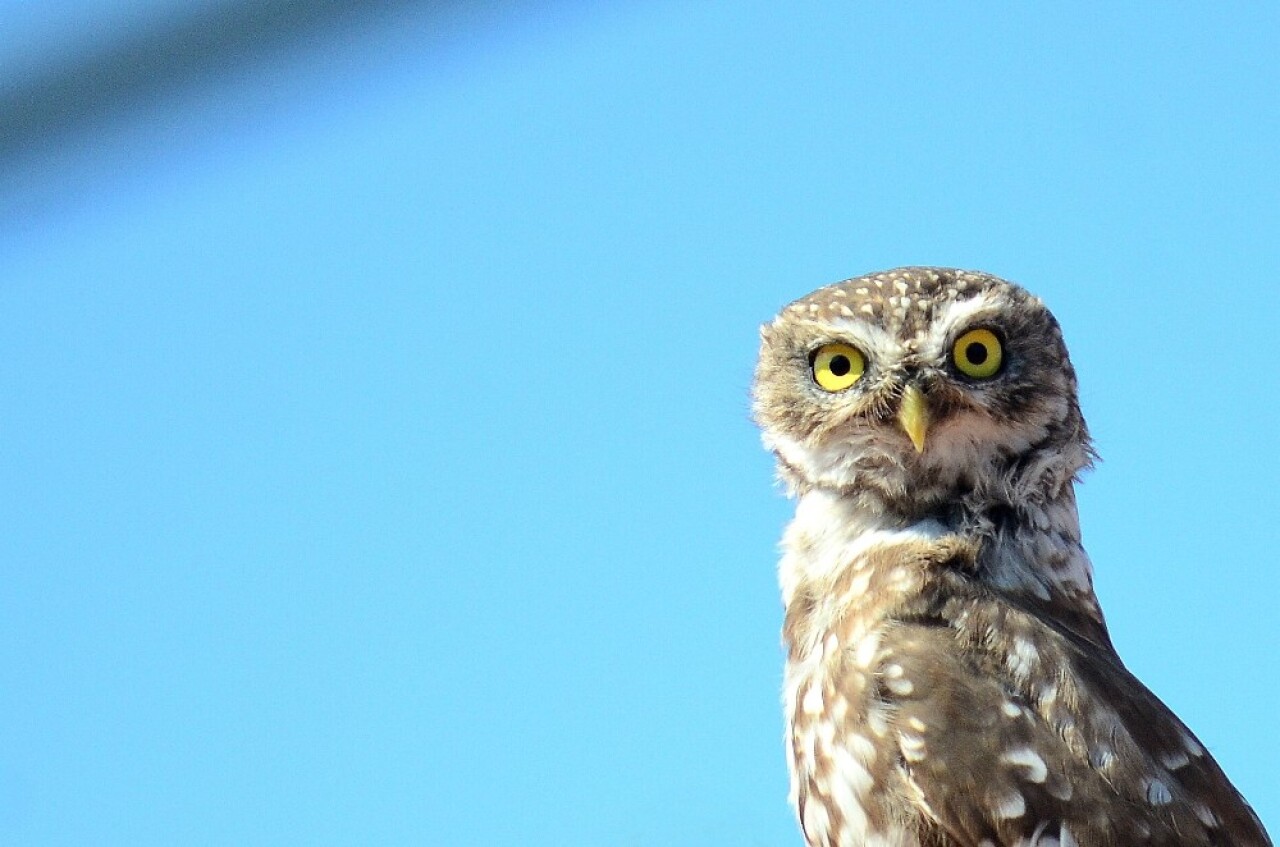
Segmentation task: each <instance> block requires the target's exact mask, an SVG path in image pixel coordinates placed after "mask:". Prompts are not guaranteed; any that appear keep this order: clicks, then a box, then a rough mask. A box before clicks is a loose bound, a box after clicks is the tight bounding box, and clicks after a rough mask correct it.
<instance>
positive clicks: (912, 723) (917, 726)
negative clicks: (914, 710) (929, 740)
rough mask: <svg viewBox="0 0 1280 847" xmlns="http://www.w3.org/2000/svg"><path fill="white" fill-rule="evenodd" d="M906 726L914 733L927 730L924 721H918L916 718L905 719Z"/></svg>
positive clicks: (927, 726)
mask: <svg viewBox="0 0 1280 847" xmlns="http://www.w3.org/2000/svg"><path fill="white" fill-rule="evenodd" d="M907 726H909V727H911V728H912V729H914V730H915V731H916V732H924V731H925V730H926V729H928V728H929V725H928V724H926V723H925V722H924V721H922V720H920V719H919V718H917V717H910V718H907Z"/></svg>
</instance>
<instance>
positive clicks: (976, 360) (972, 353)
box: [964, 341, 987, 365]
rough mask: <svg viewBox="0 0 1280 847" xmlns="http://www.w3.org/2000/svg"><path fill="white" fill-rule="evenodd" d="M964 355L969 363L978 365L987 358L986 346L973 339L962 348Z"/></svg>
mask: <svg viewBox="0 0 1280 847" xmlns="http://www.w3.org/2000/svg"><path fill="white" fill-rule="evenodd" d="M964 357H965V358H966V359H968V360H969V362H970V363H971V364H974V365H980V364H982V363H983V362H985V361H986V360H987V347H986V345H985V344H982V343H980V342H977V341H975V342H973V343H972V344H970V345H969V346H968V347H966V348H964Z"/></svg>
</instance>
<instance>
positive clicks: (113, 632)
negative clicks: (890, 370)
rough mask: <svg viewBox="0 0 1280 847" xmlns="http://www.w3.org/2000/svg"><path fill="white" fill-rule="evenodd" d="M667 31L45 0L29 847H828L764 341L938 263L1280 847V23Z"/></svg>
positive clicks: (1134, 645) (1, 517)
mask: <svg viewBox="0 0 1280 847" xmlns="http://www.w3.org/2000/svg"><path fill="white" fill-rule="evenodd" d="M276 5H277V6H280V5H281V4H279V3H277V4H276ZM285 5H287V4H285ZM311 5H312V6H323V5H325V4H323V3H319V4H315V3H313V4H311ZM329 5H331V6H332V5H333V4H329ZM339 5H340V4H339ZM622 5H623V4H587V3H574V2H559V3H551V4H546V3H536V2H528V3H516V4H498V3H490V4H487V5H484V4H480V5H477V4H465V5H456V6H451V5H447V4H414V3H409V2H400V3H393V2H382V3H369V4H366V6H367V7H368V8H367V10H366V11H365V12H363V13H360V14H357V15H354V16H350V17H344V16H342V15H333V16H331V18H329V19H326V20H325V21H321V22H320V23H316V24H315V25H310V24H309V25H308V26H306V27H302V28H300V29H298V31H297V32H292V31H290V30H289V27H288V26H282V27H281V28H280V31H279V32H275V33H274V34H269V35H263V34H261V33H257V34H255V33H254V32H249V34H248V35H247V36H245V37H242V38H241V39H240V40H239V41H235V40H234V39H232V41H230V42H228V44H227V45H223V47H219V48H218V49H217V50H214V51H213V52H212V53H211V54H209V56H205V58H204V60H191V61H187V59H188V58H189V57H191V56H193V55H194V56H196V57H197V59H199V56H200V55H202V54H199V50H198V49H197V47H198V46H199V44H198V43H196V42H199V41H200V39H199V38H198V37H196V36H197V35H199V34H201V33H202V32H203V29H202V28H201V27H197V28H195V29H194V30H192V29H188V30H181V31H179V35H178V36H175V37H176V38H178V42H177V47H176V49H174V50H172V51H171V52H170V53H166V52H165V51H164V50H163V49H158V48H157V49H152V48H148V47H147V44H148V43H151V42H147V41H146V36H147V33H148V32H151V31H152V30H154V29H155V28H156V26H157V24H156V23H155V22H156V20H157V17H156V15H157V14H158V13H159V12H164V13H165V14H167V15H170V16H172V17H173V19H174V20H175V21H177V20H178V19H179V18H181V15H179V14H178V12H177V11H174V10H181V9H183V8H184V7H183V6H182V4H177V3H161V2H147V3H140V4H134V5H133V6H130V5H128V4H121V3H108V2H97V3H94V2H80V3H72V2H50V3H42V4H31V3H19V2H16V0H6V2H0V19H3V20H4V23H3V24H0V26H2V27H3V28H5V29H6V30H7V33H8V34H6V36H5V38H4V39H3V42H4V47H3V50H0V71H3V72H4V78H6V79H7V80H9V81H10V82H8V83H6V84H7V85H9V86H10V88H9V93H8V94H5V95H4V96H5V98H6V99H4V100H3V101H2V102H3V107H4V109H5V110H7V113H0V123H3V125H4V126H7V127H8V129H9V131H10V133H11V136H10V138H9V139H8V140H5V139H3V138H0V148H2V149H0V474H2V475H3V480H4V484H3V487H2V488H0V526H3V528H4V529H3V532H0V675H2V676H0V725H3V726H4V727H5V729H4V731H3V732H0V841H2V842H3V843H6V844H15V845H18V844H22V845H63V844H65V845H84V844H109V845H151V844H155V845H170V844H192V845H203V844H211V845H212V844H235V845H253V844H316V845H320V844H334V845H339V844H380V845H391V844H406V845H409V844H432V845H521V846H522V847H524V845H533V846H534V847H540V846H541V845H547V846H548V847H550V846H551V845H554V846H555V847H572V845H584V847H585V845H637V846H639V845H644V847H651V845H708V844H716V845H721V844H723V845H742V847H774V845H796V844H799V843H800V839H799V834H798V831H797V829H796V827H795V824H794V822H793V821H792V818H791V813H790V811H789V809H788V807H787V805H786V799H785V798H786V768H785V763H784V759H783V755H782V745H781V733H782V729H781V708H780V705H779V685H780V677H781V666H782V654H781V651H780V648H779V637H778V628H779V623H780V618H781V610H780V605H779V600H778V595H777V588H776V584H775V575H774V567H775V559H776V544H777V540H778V537H779V534H780V532H781V530H782V527H783V525H784V523H785V522H786V520H787V519H788V516H789V513H790V505H789V504H788V503H787V502H786V500H785V499H784V498H783V497H782V496H781V494H780V493H779V492H778V491H777V489H776V488H775V487H774V486H773V485H772V481H771V474H772V468H771V462H770V459H769V457H768V456H767V455H765V454H764V452H763V451H762V450H761V448H760V447H759V443H758V439H757V435H756V433H755V431H754V429H753V427H752V426H751V424H750V422H749V420H748V399H747V391H748V386H749V380H750V375H751V369H752V366H753V362H754V357H755V352H756V327H757V325H758V324H759V323H760V322H762V321H764V320H767V319H768V318H770V317H771V316H772V315H773V314H774V312H775V311H776V310H777V309H778V308H779V307H780V306H782V305H783V304H784V303H786V302H788V301H789V300H791V299H793V298H795V297H798V296H800V295H802V294H804V293H806V292H807V291H809V290H810V289H812V288H815V287H817V286H819V285H822V284H825V283H828V282H833V281H836V280H839V279H842V278H845V277H848V276H852V275H855V274H859V273H862V272H866V271H870V270H875V269H882V268H886V267H893V266H897V265H903V264H945V265H955V266H961V267H970V268H979V269H984V270H988V271H991V272H994V273H997V274H1000V275H1002V276H1006V277H1008V278H1011V279H1014V280H1017V281H1020V282H1022V283H1024V284H1026V285H1027V286H1028V287H1030V288H1032V289H1033V290H1035V291H1036V292H1037V293H1039V294H1040V295H1041V296H1043V297H1044V298H1045V300H1046V301H1047V302H1048V303H1049V305H1050V306H1051V307H1052V308H1053V309H1054V311H1055V312H1056V314H1057V315H1058V317H1059V319H1060V320H1061V322H1062V324H1063V326H1064V329H1065V332H1066V335H1067V338H1068V342H1069V344H1070V346H1071V350H1072V352H1073V357H1074V360H1075V362H1076V365H1077V368H1078V370H1079V373H1080V380H1081V384H1082V391H1083V396H1082V402H1083V406H1084V409H1085V413H1086V415H1087V417H1088V419H1089V422H1090V424H1091V425H1092V428H1093V432H1094V435H1095V437H1096V440H1097V445H1098V448H1099V450H1100V452H1101V453H1102V455H1103V457H1104V462H1103V463H1102V464H1101V465H1100V466H1099V468H1098V469H1097V470H1096V471H1095V472H1094V473H1093V474H1092V475H1090V476H1089V477H1088V478H1087V480H1086V482H1085V484H1084V485H1083V486H1082V488H1081V491H1080V499H1081V509H1082V519H1083V524H1084V532H1085V540H1086V544H1087V546H1088V549H1089V550H1090V552H1091V554H1092V556H1093V559H1094V563H1095V566H1096V569H1097V585H1098V591H1099V594H1100V596H1101V598H1102V601H1103V605H1104V607H1105V609H1106V611H1107V613H1108V618H1109V621H1110V624H1111V627H1112V632H1113V635H1114V638H1115V642H1116V644H1117V646H1118V648H1119V650H1120V653H1121V655H1122V656H1123V657H1124V659H1125V661H1126V662H1127V663H1128V664H1129V666H1130V667H1131V668H1132V669H1133V670H1134V671H1135V672H1136V673H1137V674H1138V675H1139V676H1140V677H1141V678H1143V679H1144V680H1145V681H1146V682H1147V684H1148V685H1150V686H1151V687H1152V688H1153V689H1154V690H1155V691H1156V692H1157V693H1158V694H1159V695H1160V696H1161V697H1162V698H1163V699H1164V700H1165V701H1166V702H1167V703H1169V704H1170V705H1171V706H1172V707H1173V708H1174V709H1175V710H1176V711H1177V712H1178V713H1179V714H1180V715H1181V716H1182V717H1183V718H1184V719H1185V720H1186V721H1187V722H1188V723H1189V724H1190V725H1191V727H1192V728H1193V729H1194V730H1195V731H1196V732H1197V733H1198V734H1199V735H1200V736H1201V738H1202V739H1203V740H1204V741H1205V743H1206V744H1207V746H1208V747H1209V748H1210V749H1211V750H1212V751H1213V753H1214V754H1215V755H1216V756H1217V757H1218V759H1219V761H1220V762H1221V763H1222V765H1223V766H1224V768H1225V769H1226V771H1227V772H1228V774H1230V775H1231V777H1232V778H1233V779H1234V781H1235V782H1236V784H1237V785H1238V786H1239V787H1240V789H1241V790H1242V791H1243V792H1244V793H1245V794H1246V796H1248V797H1249V798H1250V799H1251V800H1252V802H1253V803H1254V805H1255V807H1256V808H1257V809H1258V811H1259V813H1260V814H1261V816H1262V818H1263V819H1264V821H1265V822H1267V823H1268V825H1269V826H1270V827H1271V829H1272V831H1273V832H1275V831H1276V830H1277V828H1280V779H1277V776H1276V767H1275V762H1276V761H1277V758H1280V741H1278V740H1277V739H1278V733H1277V729H1276V726H1277V724H1276V708H1277V706H1276V704H1277V701H1278V700H1280V682H1277V673H1278V672H1280V658H1277V654H1278V652H1280V617H1278V612H1277V607H1276V603H1277V597H1280V576H1278V573H1280V555H1278V554H1277V549H1280V501H1278V500H1277V494H1276V480H1277V479H1278V478H1280V459H1278V458H1277V455H1278V454H1277V444H1276V440H1277V435H1278V434H1280V405H1278V403H1277V392H1278V391H1280V376H1278V371H1277V368H1278V365H1277V361H1278V360H1277V339H1276V331H1277V330H1276V328H1277V324H1278V322H1280V307H1278V306H1277V303H1278V297H1277V293H1276V288H1277V273H1278V272H1280V271H1278V269H1280V237H1278V235H1280V212H1278V211H1277V210H1278V209H1280V79H1278V73H1277V70H1276V63H1275V50H1276V45H1277V44H1280V7H1278V6H1276V5H1275V4H1270V3H1256V4H1234V3H1231V4H1210V3H1203V4H1198V5H1191V4H1176V6H1175V5H1166V4H1147V5H1138V4H1133V5H1130V6H1128V7H1127V8H1124V9H1121V8H1117V6H1116V5H1115V4H1109V3H1097V4H1090V3H1069V4H1068V3H1061V4H1052V5H1051V4H990V5H980V4H978V5H975V4H963V5H956V4H945V5H944V4H936V5H934V4H919V3H917V4H878V5H874V6H873V5H863V4H856V5H855V4H849V3H817V2H813V3H807V2H802V3H794V4H785V6H784V5H783V4H766V3H714V2H713V3H680V2H636V3H631V4H626V8H625V10H622V9H620V8H619V7H620V6H622ZM217 6H218V4H217V3H216V2H211V1H209V0H206V1H205V2H201V3H199V4H195V5H194V6H187V7H186V8H197V9H212V8H216V7H217ZM606 6H608V7H609V8H606ZM504 7H505V8H504ZM166 9H167V10H168V11H165V10H166ZM157 10H159V11H157ZM288 17H289V16H288V15H286V18H288ZM183 33H185V34H183ZM193 33H195V35H193ZM131 38H133V39H135V41H129V39H131ZM137 39H141V40H140V41H139V40H137ZM183 39H186V42H184V41H183ZM187 42H190V43H187ZM156 43H159V44H161V45H163V44H165V43H170V42H165V41H164V39H163V38H161V39H160V40H159V41H158V42H156ZM121 44H123V45H124V46H123V47H120V45H121ZM130 45H132V46H130ZM139 45H141V46H139ZM228 45H229V46H228ZM170 46H173V45H172V43H170ZM215 46H216V45H215ZM153 47H154V44H153ZM117 48H118V49H119V50H122V51H123V52H122V53H120V55H123V56H124V60H123V61H118V60H112V59H111V58H110V54H111V50H113V49H117ZM148 49H150V50H151V52H150V53H147V50H148ZM224 49H225V53H226V55H223V54H221V53H219V52H218V50H224ZM131 50H132V51H134V52H132V53H131V52H130V51H131ZM103 56H106V57H107V58H102V57H103ZM138 56H142V59H138V60H137V62H135V61H134V59H136V58H137V57H138ZM130 57H133V58H130ZM148 57H149V58H148ZM210 57H211V58H210ZM117 59H118V57H117ZM143 60H146V61H151V62H153V63H154V67H143V70H142V71H138V72H134V71H133V70H131V69H135V68H136V67H137V66H138V62H141V61H143ZM113 62H114V64H113ZM184 62H186V64H184ZM68 68H69V69H71V70H70V72H68V70H67V69H68ZM84 68H88V69H89V72H84ZM77 69H79V70H77ZM170 72H172V74H173V78H172V79H170V78H169V77H168V76H166V74H168V73H170ZM60 73H61V74H62V76H59V74H60ZM131 73H132V74H133V75H132V76H131V75H130V74H131ZM113 74H114V76H113ZM49 80H53V82H52V83H48V84H46V83H47V82H48V81H49ZM59 80H62V82H58V81H59ZM68 80H69V82H68ZM42 81H43V82H42ZM95 81H96V82H95ZM95 84H97V85H98V86H99V87H98V88H97V89H94V88H93V86H94V85H95ZM58 85H66V86H70V87H69V88H65V89H59V88H58ZM76 86H81V87H83V86H89V95H91V96H85V95H84V94H83V88H81V89H77V88H76ZM117 88H119V89H120V90H117ZM125 89H127V90H125ZM77 90H79V91H81V94H80V95H76V94H75V91H77ZM14 91H17V92H18V94H17V95H14V94H13V92H14ZM60 92H61V93H60ZM37 95H39V96H44V97H45V98H46V100H47V101H48V102H50V103H52V106H49V108H47V109H46V110H45V111H44V112H40V111H39V110H38V109H37V110H35V111H30V110H28V111H23V109H26V108H27V106H26V105H24V103H26V101H25V100H23V98H24V97H28V96H31V97H36V96H37ZM77 96H79V97H80V99H79V100H77V99H76V97H77ZM15 97H17V99H15ZM46 105H47V104H46ZM64 107H65V109H66V110H68V111H69V112H74V114H72V115H71V116H70V117H67V116H66V115H64V114H63V113H62V111H60V110H62V109H64ZM15 116H16V117H15ZM42 122H43V123H42ZM14 139H17V140H16V141H15V140H14Z"/></svg>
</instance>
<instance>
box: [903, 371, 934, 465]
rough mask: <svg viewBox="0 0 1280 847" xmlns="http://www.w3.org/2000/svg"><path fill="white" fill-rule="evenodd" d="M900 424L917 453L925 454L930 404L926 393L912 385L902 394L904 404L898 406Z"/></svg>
mask: <svg viewBox="0 0 1280 847" xmlns="http://www.w3.org/2000/svg"><path fill="white" fill-rule="evenodd" d="M898 423H900V424H902V428H903V429H904V430H905V431H906V433H907V437H908V438H910V439H911V443H912V444H914V445H915V446H916V452H917V453H923V452H924V436H925V433H927V432H928V431H929V402H928V401H927V400H925V397H924V392H923V391H921V390H920V389H919V388H917V387H916V385H915V383H912V384H910V385H908V386H907V387H906V389H905V390H904V391H903V392H902V404H901V405H900V406H898Z"/></svg>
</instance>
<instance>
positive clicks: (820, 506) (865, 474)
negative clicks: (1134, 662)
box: [753, 268, 1271, 847]
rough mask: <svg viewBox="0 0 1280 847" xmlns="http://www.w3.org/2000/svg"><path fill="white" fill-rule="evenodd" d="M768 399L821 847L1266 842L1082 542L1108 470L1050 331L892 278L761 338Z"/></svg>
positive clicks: (792, 710) (796, 774)
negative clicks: (1091, 490) (792, 504)
mask: <svg viewBox="0 0 1280 847" xmlns="http://www.w3.org/2000/svg"><path fill="white" fill-rule="evenodd" d="M761 338H762V344H761V350H760V359H759V364H758V366H757V370H756V377H755V384H754V391H753V401H754V403H753V406H754V414H755V418H756V421H757V422H758V424H759V425H760V427H761V429H762V432H763V439H764V443H765V446H766V447H767V448H768V449H769V450H770V451H772V453H773V454H774V456H775V457H776V459H777V467H778V473H779V476H780V478H781V480H782V481H783V483H784V484H785V485H786V487H787V490H788V492H789V493H790V494H791V495H792V496H793V497H794V498H796V500H797V503H796V512H795V518H794V519H793V520H792V522H791V523H790V525H789V526H788V527H787V529H786V532H785V534H784V536H783V540H782V558H781V562H780V564H779V581H780V583H781V589H782V600H783V605H784V608H785V613H784V622H783V641H784V643H785V649H786V672H785V686H784V687H785V692H784V704H785V712H786V732H785V743H786V752H787V760H788V764H789V768H790V775H791V801H792V804H793V806H794V808H795V812H796V815H797V817H798V819H799V822H800V826H801V829H802V830H803V832H804V837H805V840H806V842H807V843H808V844H809V845H811V847H863V845H866V847H1014V845H1025V847H1051V846H1052V847H1077V845H1079V847H1111V846H1112V845H1118V846H1119V847H1137V845H1151V847H1171V845H1185V847H1191V845H1220V847H1226V846H1227V845H1230V847H1263V845H1270V844H1271V841H1270V839H1269V837H1268V836H1267V834H1266V832H1265V831H1264V830H1263V828H1262V824H1261V822H1260V821H1259V820H1258V817H1257V816H1256V815H1255V814H1254V812H1253V810H1252V809H1251V808H1250V807H1249V805H1248V804H1247V803H1246V802H1245V800H1244V799H1243V798H1242V797H1241V796H1240V794H1239V793H1238V792H1237V791H1236V790H1235V788H1233V787H1232V785H1231V783H1230V782H1229V781H1228V780H1227V777H1226V776H1225V775H1224V774H1223V772H1222V770H1221V768H1219V766H1218V764H1217V763H1216V762H1215V761H1214V760H1213V758H1212V757H1211V756H1210V755H1209V753H1208V752H1207V751H1206V750H1205V748H1204V745H1203V744H1201V743H1200V742H1199V741H1197V740H1196V737H1195V736H1194V735H1193V734H1192V733H1191V731H1190V730H1189V729H1187V727H1186V726H1185V725H1183V723H1182V722H1181V721H1180V720H1178V718H1177V717H1175V716H1174V715H1173V713H1172V712H1170V711H1169V709H1168V708H1167V707H1166V706H1165V705H1164V704H1163V703H1161V702H1160V700H1158V699H1157V698H1156V696H1155V695H1154V694H1152V693H1151V692H1150V691H1149V690H1147V688H1145V687H1144V686H1143V684H1142V683H1141V682H1139V681H1138V679H1137V678H1135V677H1134V676H1133V674H1131V673H1130V672H1129V671H1128V670H1126V669H1125V666H1124V664H1123V663H1122V662H1121V661H1120V658H1119V656H1118V655H1117V654H1116V651H1115V649H1114V647H1113V646H1112V644H1111V639H1110V637H1109V635H1108V633H1107V626H1106V623H1105V621H1104V620H1103V615H1102V611H1101V609H1100V608H1099V605H1098V599H1097V597H1096V596H1095V595H1094V591H1093V577H1092V568H1091V565H1090V562H1089V558H1088V556H1087V555H1086V553H1085V551H1084V548H1083V547H1082V546H1081V540H1080V525H1079V519H1078V517H1077V511H1076V500H1075V488H1074V486H1075V481H1076V479H1077V477H1078V476H1079V474H1080V473H1081V471H1083V470H1084V469H1086V468H1088V467H1089V466H1090V464H1091V463H1092V460H1093V458H1094V453H1093V450H1092V448H1091V446H1090V440H1089V433H1088V430H1087V428H1086V426H1085V422H1084V418H1083V417H1082V416H1081V413H1080V405H1079V402H1078V400H1077V395H1076V376H1075V372H1074V370H1073V369H1072V366H1071V361H1070V359H1069V358H1068V355H1067V349H1066V346H1065V344H1064V343H1063V339H1062V334H1061V331H1060V330H1059V327H1058V323H1057V321H1056V320H1055V319H1054V318H1053V316H1052V315H1051V314H1050V313H1049V311H1048V309H1046V308H1045V306H1044V304H1043V303H1042V302H1041V301H1040V300H1039V299H1037V298H1036V297H1034V296H1032V295H1031V294H1029V293H1028V292H1027V291H1025V290H1023V289H1022V288H1020V287H1018V286H1016V285H1014V284H1012V283H1009V282H1006V281H1004V280H1001V279H999V278H997V277H994V276H990V275H987V274H984V273H977V272H971V271H962V270H954V269H946V268H900V269H898V270H893V271H887V272H884V273H877V274H872V275H869V276H865V277H860V278H857V279H851V280H848V281H846V282H842V283H838V284H836V285H831V286H827V287H826V288H821V289H819V290H818V291H815V292H814V293H812V294H810V295H809V296H807V297H804V298H802V299H801V300H798V301H796V302H795V303H792V304H791V305H790V306H787V307H786V308H785V309H784V310H783V311H782V313H781V315H779V316H778V317H777V318H776V319H775V320H774V321H773V322H772V323H769V324H766V325H765V326H764V327H763V328H762V329H761Z"/></svg>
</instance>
